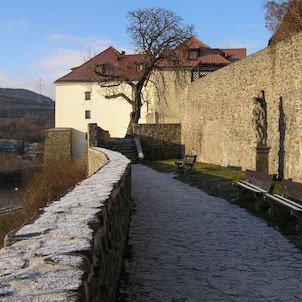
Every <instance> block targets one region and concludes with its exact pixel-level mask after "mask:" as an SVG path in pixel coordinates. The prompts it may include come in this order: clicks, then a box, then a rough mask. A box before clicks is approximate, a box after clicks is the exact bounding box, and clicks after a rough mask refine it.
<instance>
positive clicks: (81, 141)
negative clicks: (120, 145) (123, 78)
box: [55, 83, 131, 156]
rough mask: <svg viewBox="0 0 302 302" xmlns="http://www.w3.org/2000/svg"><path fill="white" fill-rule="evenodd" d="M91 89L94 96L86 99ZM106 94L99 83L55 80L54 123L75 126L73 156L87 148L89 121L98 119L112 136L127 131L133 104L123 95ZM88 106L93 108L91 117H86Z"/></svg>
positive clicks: (93, 121)
mask: <svg viewBox="0 0 302 302" xmlns="http://www.w3.org/2000/svg"><path fill="white" fill-rule="evenodd" d="M89 90H91V100H85V91H89ZM104 94H105V91H104V90H103V91H102V90H101V89H100V88H99V86H98V85H96V84H95V85H89V86H88V85H85V84H79V83H64V84H56V113H55V126H56V127H70V128H73V133H72V145H73V148H72V153H73V156H82V155H83V154H84V153H86V152H87V143H88V141H87V139H86V133H87V130H88V124H89V123H97V124H98V126H99V127H101V128H102V129H104V130H107V131H109V133H110V136H111V137H124V136H125V134H126V131H127V127H128V123H129V115H130V112H131V105H130V104H128V103H127V102H126V101H125V100H124V99H122V98H116V99H105V97H104ZM86 110H90V112H91V118H90V119H85V111H86Z"/></svg>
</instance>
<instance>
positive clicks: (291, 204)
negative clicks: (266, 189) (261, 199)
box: [265, 193, 302, 211]
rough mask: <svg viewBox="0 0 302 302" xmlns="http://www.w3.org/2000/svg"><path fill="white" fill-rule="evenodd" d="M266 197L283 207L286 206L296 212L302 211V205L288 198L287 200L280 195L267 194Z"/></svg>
mask: <svg viewBox="0 0 302 302" xmlns="http://www.w3.org/2000/svg"><path fill="white" fill-rule="evenodd" d="M265 197H266V198H268V199H271V200H273V201H276V202H278V203H279V204H281V205H284V206H286V207H289V208H291V209H293V210H295V211H302V205H300V204H298V203H296V202H294V201H292V200H290V199H288V198H285V197H284V196H281V195H279V194H269V193H267V194H265Z"/></svg>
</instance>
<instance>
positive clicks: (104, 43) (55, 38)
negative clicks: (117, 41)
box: [47, 34, 112, 51]
mask: <svg viewBox="0 0 302 302" xmlns="http://www.w3.org/2000/svg"><path fill="white" fill-rule="evenodd" d="M47 39H48V40H49V41H52V42H60V43H62V42H65V43H71V44H74V45H78V46H81V47H83V46H84V47H85V48H86V49H93V50H96V51H99V50H100V49H104V48H106V47H108V46H110V45H111V44H112V41H110V40H106V39H101V38H98V37H95V36H91V37H85V38H83V37H77V36H72V35H67V34H51V35H48V37H47Z"/></svg>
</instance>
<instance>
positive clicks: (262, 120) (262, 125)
mask: <svg viewBox="0 0 302 302" xmlns="http://www.w3.org/2000/svg"><path fill="white" fill-rule="evenodd" d="M253 103H254V109H253V125H254V129H255V132H256V139H257V145H258V146H259V145H261V146H266V143H267V119H266V118H267V113H266V102H265V99H264V91H263V90H262V91H261V92H260V94H259V96H258V97H254V98H253Z"/></svg>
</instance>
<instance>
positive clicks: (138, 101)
mask: <svg viewBox="0 0 302 302" xmlns="http://www.w3.org/2000/svg"><path fill="white" fill-rule="evenodd" d="M141 91H142V87H141V85H139V83H138V84H137V85H136V86H134V87H133V100H134V102H133V104H132V111H131V113H130V121H129V125H128V128H127V133H126V135H133V125H134V124H137V123H138V121H139V120H140V117H141V108H142V96H141Z"/></svg>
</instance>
